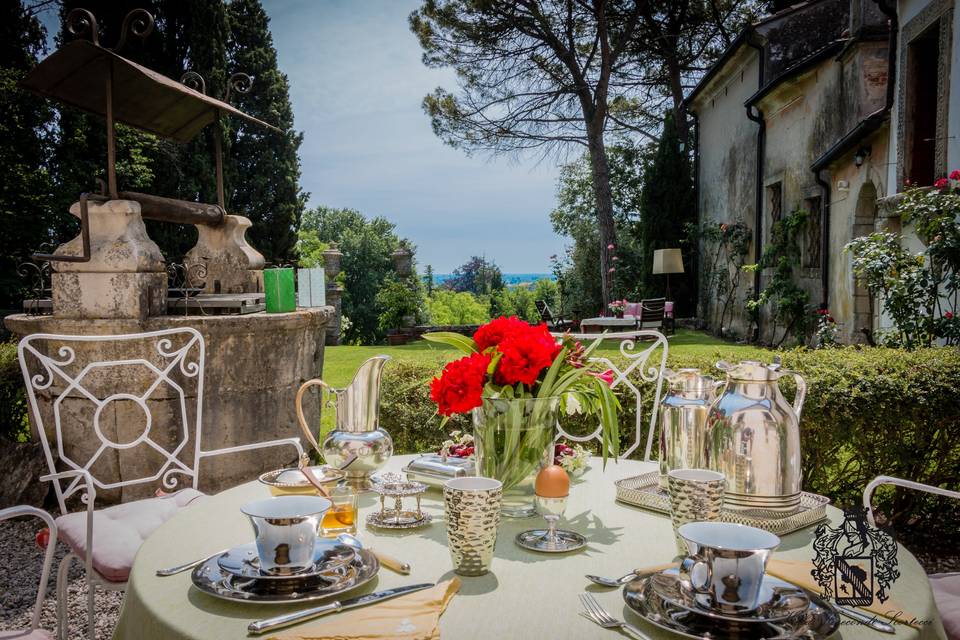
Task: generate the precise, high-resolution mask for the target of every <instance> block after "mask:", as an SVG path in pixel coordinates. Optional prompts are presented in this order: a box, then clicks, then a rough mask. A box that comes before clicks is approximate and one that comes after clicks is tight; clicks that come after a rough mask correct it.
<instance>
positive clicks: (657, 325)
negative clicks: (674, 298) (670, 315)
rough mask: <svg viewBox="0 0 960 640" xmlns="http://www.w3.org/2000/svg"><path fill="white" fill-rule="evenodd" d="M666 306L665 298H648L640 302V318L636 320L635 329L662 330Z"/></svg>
mask: <svg viewBox="0 0 960 640" xmlns="http://www.w3.org/2000/svg"><path fill="white" fill-rule="evenodd" d="M666 306H667V299H666V298H649V299H646V300H641V301H640V316H639V317H638V318H637V328H638V329H662V328H663V318H664V314H665V312H666Z"/></svg>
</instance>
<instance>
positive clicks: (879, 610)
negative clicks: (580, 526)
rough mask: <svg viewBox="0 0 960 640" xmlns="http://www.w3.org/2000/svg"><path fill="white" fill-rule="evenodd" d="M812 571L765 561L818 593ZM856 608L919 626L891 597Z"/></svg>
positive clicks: (777, 573)
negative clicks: (884, 600)
mask: <svg viewBox="0 0 960 640" xmlns="http://www.w3.org/2000/svg"><path fill="white" fill-rule="evenodd" d="M676 566H677V565H676V563H673V562H668V563H666V564H660V565H656V566H653V567H647V568H646V569H643V571H642V572H643V573H647V572H654V571H663V570H664V569H670V568H671V567H676ZM811 571H813V564H812V563H810V562H807V561H805V560H782V559H780V558H771V559H770V560H769V561H768V562H767V573H769V574H770V575H772V576H774V577H775V578H780V579H781V580H784V581H786V582H789V583H790V584H795V585H797V586H798V587H802V588H803V589H806V590H807V591H811V592H813V593H820V592H821V591H822V589H821V587H820V585H819V584H817V582H816V580H814V579H813V575H812V574H811V573H810V572H811ZM854 608H856V609H866V610H867V611H869V612H871V613H875V614H877V615H878V616H881V617H883V618H888V619H890V620H895V621H896V622H898V623H900V624H907V625H909V626H911V627H914V628H917V629H919V628H920V624H919V623H918V622H915V621H914V616H912V615H910V614H909V613H907V612H906V610H905V609H904V608H903V607H901V606H900V605H899V604H897V602H896V601H895V600H893V598H887V600H886V602H880V601H879V600H878V599H876V598H874V600H873V603H872V604H870V605H869V606H866V607H854Z"/></svg>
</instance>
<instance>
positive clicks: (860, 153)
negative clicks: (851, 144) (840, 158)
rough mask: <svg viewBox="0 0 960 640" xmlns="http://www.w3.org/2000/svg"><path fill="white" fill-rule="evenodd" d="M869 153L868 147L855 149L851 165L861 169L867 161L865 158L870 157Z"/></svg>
mask: <svg viewBox="0 0 960 640" xmlns="http://www.w3.org/2000/svg"><path fill="white" fill-rule="evenodd" d="M871 151H872V149H871V148H870V146H869V145H867V146H864V147H860V148H859V149H857V152H856V153H855V154H854V155H853V163H854V164H855V165H857V167H858V168H859V167H862V166H863V163H864V161H865V160H866V159H867V156H869V155H870V152H871Z"/></svg>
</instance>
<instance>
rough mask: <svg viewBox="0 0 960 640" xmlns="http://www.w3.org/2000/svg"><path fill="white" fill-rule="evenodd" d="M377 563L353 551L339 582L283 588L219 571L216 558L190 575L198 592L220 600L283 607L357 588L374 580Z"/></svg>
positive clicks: (362, 552)
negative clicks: (286, 604) (280, 605)
mask: <svg viewBox="0 0 960 640" xmlns="http://www.w3.org/2000/svg"><path fill="white" fill-rule="evenodd" d="M379 571H380V563H379V562H378V561H377V558H376V556H374V555H373V554H372V553H370V552H369V551H368V550H366V549H359V550H357V560H356V561H355V562H353V563H351V564H350V565H349V567H348V570H347V571H346V572H345V574H344V577H343V579H342V580H339V581H337V582H335V583H332V584H331V583H328V582H326V581H317V580H310V579H302V580H291V581H290V582H284V583H283V586H282V587H280V588H278V587H277V586H275V585H276V584H277V581H266V580H261V579H257V578H252V579H248V578H240V577H237V576H234V575H231V574H230V573H228V572H226V571H224V570H223V569H221V568H220V564H219V562H218V557H217V556H214V557H212V558H209V559H208V560H207V561H206V562H204V563H203V564H201V565H199V566H198V567H197V568H195V569H194V570H193V573H191V574H190V578H191V580H192V581H193V586H194V587H196V588H197V589H198V590H200V591H202V592H203V593H206V594H208V595H211V596H213V597H215V598H221V599H223V600H231V601H233V602H252V603H256V604H283V603H289V602H310V601H311V600H320V599H322V598H329V597H331V596H335V595H338V594H341V593H345V592H347V591H351V590H353V589H356V588H358V587H361V586H363V585H365V584H367V583H368V582H370V581H371V580H373V579H374V578H376V577H377V572H379Z"/></svg>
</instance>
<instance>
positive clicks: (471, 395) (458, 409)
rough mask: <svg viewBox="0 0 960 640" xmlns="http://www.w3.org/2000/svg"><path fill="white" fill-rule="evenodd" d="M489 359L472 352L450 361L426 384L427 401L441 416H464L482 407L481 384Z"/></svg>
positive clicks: (484, 377)
mask: <svg viewBox="0 0 960 640" xmlns="http://www.w3.org/2000/svg"><path fill="white" fill-rule="evenodd" d="M489 366H490V356H488V355H486V354H484V353H475V354H473V355H471V356H466V357H465V358H460V359H459V360H454V361H453V362H451V363H449V364H448V365H447V366H445V367H444V368H443V373H442V374H440V377H439V378H434V379H433V381H432V382H431V383H430V399H431V400H433V401H434V402H436V403H437V412H438V413H439V414H440V415H442V416H451V415H453V414H455V413H466V412H467V411H470V410H471V409H475V408H476V407H479V406H480V405H481V404H483V385H484V383H485V382H486V379H487V367H489Z"/></svg>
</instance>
